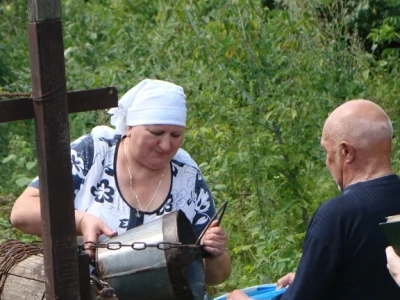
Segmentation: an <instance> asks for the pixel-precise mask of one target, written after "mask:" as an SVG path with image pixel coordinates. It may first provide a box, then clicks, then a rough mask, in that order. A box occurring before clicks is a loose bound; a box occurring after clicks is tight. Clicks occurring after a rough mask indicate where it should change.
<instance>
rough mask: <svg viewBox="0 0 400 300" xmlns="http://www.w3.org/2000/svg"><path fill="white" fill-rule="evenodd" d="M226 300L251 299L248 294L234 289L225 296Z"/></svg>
mask: <svg viewBox="0 0 400 300" xmlns="http://www.w3.org/2000/svg"><path fill="white" fill-rule="evenodd" d="M226 299H227V300H248V299H251V298H250V297H249V296H247V295H246V294H245V293H243V292H242V291H239V290H235V291H233V292H232V293H229V294H228V297H227V298H226Z"/></svg>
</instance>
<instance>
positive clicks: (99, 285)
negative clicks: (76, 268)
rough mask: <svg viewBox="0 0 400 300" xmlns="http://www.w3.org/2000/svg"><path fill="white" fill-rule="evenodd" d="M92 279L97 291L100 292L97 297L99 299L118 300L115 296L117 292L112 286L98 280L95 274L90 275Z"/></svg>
mask: <svg viewBox="0 0 400 300" xmlns="http://www.w3.org/2000/svg"><path fill="white" fill-rule="evenodd" d="M90 279H91V280H92V281H93V282H94V283H95V285H96V289H97V290H98V292H97V297H100V298H98V299H100V300H103V299H110V300H115V299H116V300H118V298H117V297H116V295H115V291H114V289H113V288H112V287H110V285H109V284H108V283H107V282H105V281H102V280H100V279H99V278H97V277H96V276H94V275H93V274H90Z"/></svg>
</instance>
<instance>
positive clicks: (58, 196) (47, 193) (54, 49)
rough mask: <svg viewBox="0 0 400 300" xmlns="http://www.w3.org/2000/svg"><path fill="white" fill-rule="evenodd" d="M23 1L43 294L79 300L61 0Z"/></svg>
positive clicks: (52, 297) (56, 297) (60, 298)
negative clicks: (34, 148)
mask: <svg viewBox="0 0 400 300" xmlns="http://www.w3.org/2000/svg"><path fill="white" fill-rule="evenodd" d="M28 5H29V13H28V15H29V24H28V40H29V54H30V64H31V78H32V99H33V100H34V101H33V110H34V115H35V131H36V148H37V156H38V169H39V178H40V186H39V190H40V208H41V215H42V238H43V257H44V263H45V278H46V299H48V300H53V299H54V300H55V299H57V300H79V299H81V297H80V291H79V272H78V258H77V246H76V230H75V216H74V201H73V193H72V192H71V191H72V175H71V159H70V146H69V122H68V108H67V89H66V78H65V62H64V46H63V37H62V23H61V19H60V18H61V2H60V1H59V0H58V1H57V0H28Z"/></svg>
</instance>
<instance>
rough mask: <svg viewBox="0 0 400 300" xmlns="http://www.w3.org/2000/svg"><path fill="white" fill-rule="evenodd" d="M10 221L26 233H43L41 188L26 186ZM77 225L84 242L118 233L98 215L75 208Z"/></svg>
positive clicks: (15, 205)
mask: <svg viewBox="0 0 400 300" xmlns="http://www.w3.org/2000/svg"><path fill="white" fill-rule="evenodd" d="M10 221H11V224H12V225H13V226H14V227H16V228H18V229H20V230H21V231H23V232H25V233H28V234H33V235H37V236H41V235H42V217H41V214H40V195H39V189H37V188H35V187H27V188H26V190H25V191H24V192H23V193H22V194H21V196H19V198H18V199H17V201H16V202H15V203H14V206H13V208H12V211H11V217H10ZM75 226H76V228H75V230H76V234H77V235H82V236H83V241H84V242H86V241H91V242H94V243H96V242H97V241H98V239H99V236H100V235H102V234H105V235H106V236H108V237H112V236H116V235H117V234H118V233H117V232H116V231H114V230H111V229H110V228H109V227H108V226H107V225H106V224H105V223H104V222H103V221H102V220H100V219H99V218H97V217H96V216H94V215H91V214H89V213H86V212H82V211H79V210H75ZM88 253H89V254H90V255H91V256H93V255H94V252H93V251H91V250H88Z"/></svg>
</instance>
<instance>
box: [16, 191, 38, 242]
mask: <svg viewBox="0 0 400 300" xmlns="http://www.w3.org/2000/svg"><path fill="white" fill-rule="evenodd" d="M10 222H11V224H12V225H13V226H14V227H16V228H18V229H20V230H22V231H23V232H25V233H28V234H34V235H37V236H41V235H42V217H41V214H40V197H39V189H37V188H34V187H27V188H26V189H25V191H24V192H23V193H22V194H21V196H19V197H18V199H17V201H15V203H14V206H13V208H12V210H11V216H10Z"/></svg>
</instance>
